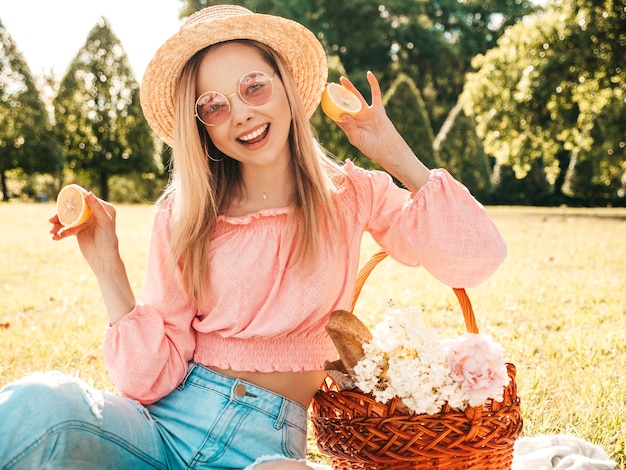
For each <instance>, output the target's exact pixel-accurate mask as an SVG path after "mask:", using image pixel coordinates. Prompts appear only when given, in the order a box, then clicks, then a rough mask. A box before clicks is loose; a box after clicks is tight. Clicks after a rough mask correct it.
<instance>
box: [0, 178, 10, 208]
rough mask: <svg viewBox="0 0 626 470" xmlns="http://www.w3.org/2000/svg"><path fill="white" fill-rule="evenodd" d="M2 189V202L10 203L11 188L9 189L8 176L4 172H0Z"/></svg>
mask: <svg viewBox="0 0 626 470" xmlns="http://www.w3.org/2000/svg"><path fill="white" fill-rule="evenodd" d="M0 189H1V190H2V200H3V201H4V202H8V200H9V188H7V175H6V174H5V173H4V171H0Z"/></svg>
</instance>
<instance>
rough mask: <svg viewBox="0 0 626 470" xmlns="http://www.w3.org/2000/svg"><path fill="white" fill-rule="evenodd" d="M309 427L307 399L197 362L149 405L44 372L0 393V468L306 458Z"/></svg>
mask: <svg viewBox="0 0 626 470" xmlns="http://www.w3.org/2000/svg"><path fill="white" fill-rule="evenodd" d="M306 423H307V412H306V409H305V408H303V407H302V406H301V405H300V404H298V403H295V402H293V401H290V400H288V399H286V398H284V397H282V396H280V395H277V394H275V393H273V392H270V391H268V390H266V389H263V388H260V387H257V386H255V385H253V384H250V383H248V382H245V381H242V380H238V379H233V378H230V377H226V376H223V375H220V374H217V373H215V372H213V371H211V370H210V369H207V368H205V367H203V366H201V365H198V364H191V365H190V367H189V371H188V373H187V376H186V377H185V379H184V381H183V382H182V383H181V384H180V385H179V386H178V387H177V388H176V389H175V390H174V391H173V392H172V393H170V394H169V395H168V396H166V397H164V398H162V399H161V400H159V401H158V402H156V403H154V404H152V405H147V406H142V405H141V404H139V403H137V402H135V401H133V400H131V399H128V398H121V397H118V396H116V395H112V394H106V393H102V392H100V391H98V390H96V389H94V388H92V387H90V386H88V385H87V384H86V383H84V382H83V381H81V380H80V379H77V378H74V377H69V376H65V375H62V374H60V373H58V372H49V373H46V374H39V373H38V374H33V375H31V376H28V377H26V378H24V379H22V380H20V381H17V382H15V383H13V384H11V385H9V386H7V387H5V388H4V389H3V390H1V391H0V469H2V470H9V469H11V470H26V469H27V470H33V469H37V470H43V469H54V470H57V469H64V470H71V469H89V470H98V469H102V470H105V469H106V470H110V469H132V470H144V469H146V470H147V469H151V470H153V469H162V470H166V469H167V470H170V469H171V470H177V469H211V470H218V469H238V470H241V469H252V468H253V467H254V465H255V464H258V463H260V462H266V461H268V460H302V461H303V459H304V458H305V453H306Z"/></svg>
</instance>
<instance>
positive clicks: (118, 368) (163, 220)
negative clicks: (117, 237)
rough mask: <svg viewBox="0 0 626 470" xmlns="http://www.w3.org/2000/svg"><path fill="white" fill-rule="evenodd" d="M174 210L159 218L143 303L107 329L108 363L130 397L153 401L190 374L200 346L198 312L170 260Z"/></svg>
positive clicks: (154, 228)
mask: <svg viewBox="0 0 626 470" xmlns="http://www.w3.org/2000/svg"><path fill="white" fill-rule="evenodd" d="M169 237H170V233H169V211H168V210H167V209H161V210H160V211H159V212H158V213H157V215H156V217H155V220H154V225H153V229H152V237H151V240H150V251H149V254H148V263H147V267H146V275H145V278H144V282H143V288H142V292H141V299H140V300H139V301H138V302H137V303H136V305H135V306H134V308H133V309H132V311H131V312H129V314H128V315H126V316H125V317H124V318H122V319H121V320H120V321H118V322H117V323H116V324H114V325H111V326H110V327H109V328H107V331H106V335H105V339H104V359H105V362H106V364H107V367H108V370H109V374H110V375H111V378H112V380H113V382H114V383H115V385H116V386H117V387H118V388H119V389H120V391H122V393H124V395H126V396H129V397H131V398H134V399H136V400H138V401H140V402H142V403H152V402H154V401H156V400H158V399H159V398H161V397H163V396H165V395H167V394H168V393H170V392H171V391H172V390H173V389H174V388H175V387H176V386H177V385H178V384H179V383H180V381H181V380H182V378H183V377H184V375H185V373H186V372H187V368H188V364H189V361H190V360H191V359H192V358H193V352H194V350H195V347H196V336H195V330H194V329H193V327H192V321H193V319H194V318H195V317H196V314H197V309H196V306H195V305H194V303H193V302H192V301H191V300H190V298H189V296H188V295H187V293H186V291H185V289H184V284H183V281H182V277H181V273H180V269H179V268H178V264H177V263H175V262H172V260H171V258H170V256H169V239H170V238H169Z"/></svg>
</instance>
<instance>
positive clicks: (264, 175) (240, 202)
mask: <svg viewBox="0 0 626 470" xmlns="http://www.w3.org/2000/svg"><path fill="white" fill-rule="evenodd" d="M242 179H243V190H242V194H241V195H240V197H238V198H236V200H235V201H234V202H233V204H232V205H231V207H230V208H229V211H228V212H229V214H233V213H236V214H238V215H245V214H249V213H252V212H258V211H259V210H262V209H271V208H280V207H289V206H291V205H292V204H293V203H294V200H295V194H296V188H295V184H294V181H295V178H294V175H293V168H292V166H291V165H290V164H289V165H287V166H286V167H283V168H279V169H277V168H276V167H274V168H272V169H271V170H269V169H268V170H266V169H263V168H255V169H250V170H248V171H245V169H244V171H243V172H242Z"/></svg>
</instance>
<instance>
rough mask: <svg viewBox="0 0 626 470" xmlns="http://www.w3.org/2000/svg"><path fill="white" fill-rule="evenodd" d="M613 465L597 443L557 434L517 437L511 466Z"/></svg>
mask: <svg viewBox="0 0 626 470" xmlns="http://www.w3.org/2000/svg"><path fill="white" fill-rule="evenodd" d="M615 466H616V463H615V462H614V461H612V460H611V459H610V458H609V456H608V455H607V454H606V452H604V450H603V449H602V448H600V447H599V446H597V445H595V444H592V443H590V442H587V441H585V440H583V439H580V438H578V437H575V436H570V435H565V434H556V435H547V436H533V437H522V438H520V439H518V440H517V441H516V442H515V451H514V453H513V467H512V470H612V469H614V468H615Z"/></svg>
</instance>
